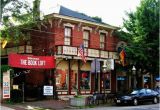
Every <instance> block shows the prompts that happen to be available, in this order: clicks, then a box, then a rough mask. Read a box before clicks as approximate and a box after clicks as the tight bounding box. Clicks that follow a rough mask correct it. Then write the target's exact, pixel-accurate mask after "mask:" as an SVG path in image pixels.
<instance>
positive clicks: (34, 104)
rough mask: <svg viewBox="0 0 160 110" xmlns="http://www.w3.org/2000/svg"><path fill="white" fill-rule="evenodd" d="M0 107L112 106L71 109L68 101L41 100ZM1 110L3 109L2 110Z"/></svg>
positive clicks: (21, 109) (15, 109) (45, 109)
mask: <svg viewBox="0 0 160 110" xmlns="http://www.w3.org/2000/svg"><path fill="white" fill-rule="evenodd" d="M2 106H5V107H9V108H12V109H11V110H62V109H63V110H71V109H72V110H75V109H79V108H82V109H85V108H90V107H91V108H96V107H101V106H103V107H105V106H112V104H111V103H106V104H99V105H92V106H90V107H89V106H84V107H72V106H70V105H69V101H68V100H65V101H64V100H53V99H50V100H42V101H33V102H24V103H14V104H6V103H2ZM2 110H3V109H2ZM4 110H10V109H4Z"/></svg>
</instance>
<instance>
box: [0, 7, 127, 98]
mask: <svg viewBox="0 0 160 110" xmlns="http://www.w3.org/2000/svg"><path fill="white" fill-rule="evenodd" d="M46 17H47V18H48V19H47V21H45V20H44V21H42V23H41V24H42V25H40V27H39V28H34V29H25V30H26V31H28V32H30V39H29V40H28V41H26V42H25V43H23V44H22V45H19V46H18V47H16V48H18V50H16V51H15V50H14V49H13V47H12V48H10V51H8V50H7V49H8V48H6V49H4V50H3V52H2V55H5V54H6V55H7V54H9V53H10V52H13V51H14V52H16V53H22V54H30V55H37V56H55V60H56V67H55V69H54V73H53V71H51V70H49V69H30V72H29V73H27V74H24V75H22V76H23V77H22V76H21V77H17V78H15V79H14V81H13V83H14V84H21V83H22V82H25V85H26V88H27V91H32V93H33V91H35V94H36V91H37V90H36V89H37V88H38V87H42V86H43V85H47V84H51V83H52V80H53V79H55V81H56V91H57V94H58V96H63V95H74V94H76V91H77V89H78V91H79V92H80V93H81V94H84V95H87V94H92V93H93V92H94V91H99V92H101V93H103V92H104V88H105V92H108V93H109V92H116V91H118V90H117V84H116V83H118V82H117V78H119V79H122V78H120V77H121V76H126V73H117V74H116V69H113V70H109V71H107V72H106V73H103V72H102V65H103V62H104V60H110V59H113V61H114V63H115V65H116V63H117V61H119V55H118V53H117V45H118V42H119V40H118V38H117V37H116V36H113V34H112V33H113V32H114V31H115V30H117V29H118V27H115V26H111V25H109V24H106V23H103V22H101V21H97V20H95V19H93V18H91V17H89V16H87V15H85V14H82V13H78V12H76V11H72V10H70V9H67V8H65V7H63V6H60V7H59V12H56V13H52V14H49V15H47V16H46ZM81 44H83V45H84V48H85V49H84V50H85V56H86V63H83V61H82V60H81V57H80V54H79V52H78V49H79V46H80V45H81ZM95 58H96V59H97V61H98V62H99V63H100V69H99V70H98V71H96V72H91V64H92V62H93V60H94V59H95ZM2 62H4V63H6V62H7V60H4V59H3V61H2ZM14 69H15V72H17V73H19V72H20V71H25V69H19V68H14ZM50 81H51V82H50ZM104 83H105V84H104ZM126 85H127V84H126ZM104 86H105V87H104ZM120 86H122V85H120ZM127 86H128V85H127ZM28 93H29V92H28ZM27 95H28V96H29V95H31V94H26V96H27Z"/></svg>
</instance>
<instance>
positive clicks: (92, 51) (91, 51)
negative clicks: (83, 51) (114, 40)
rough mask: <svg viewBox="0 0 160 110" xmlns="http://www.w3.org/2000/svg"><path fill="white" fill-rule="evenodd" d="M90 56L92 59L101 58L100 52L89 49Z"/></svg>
mask: <svg viewBox="0 0 160 110" xmlns="http://www.w3.org/2000/svg"><path fill="white" fill-rule="evenodd" d="M88 56H90V57H99V50H95V49H88Z"/></svg>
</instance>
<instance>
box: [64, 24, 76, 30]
mask: <svg viewBox="0 0 160 110" xmlns="http://www.w3.org/2000/svg"><path fill="white" fill-rule="evenodd" d="M63 26H64V27H71V28H72V29H74V25H73V24H71V23H64V24H63Z"/></svg>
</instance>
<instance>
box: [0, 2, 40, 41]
mask: <svg viewBox="0 0 160 110" xmlns="http://www.w3.org/2000/svg"><path fill="white" fill-rule="evenodd" d="M39 8H40V0H35V1H34V2H33V8H31V7H30V5H29V3H28V2H27V1H26V0H1V10H0V11H1V13H0V21H1V30H2V31H1V33H0V39H1V40H3V39H7V41H12V42H13V41H14V42H15V43H17V42H19V41H20V39H23V40H25V39H28V35H29V34H28V33H27V32H26V31H23V28H24V27H25V28H31V27H33V26H35V24H36V23H37V22H38V21H39V20H40V19H39V16H40V10H39Z"/></svg>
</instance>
